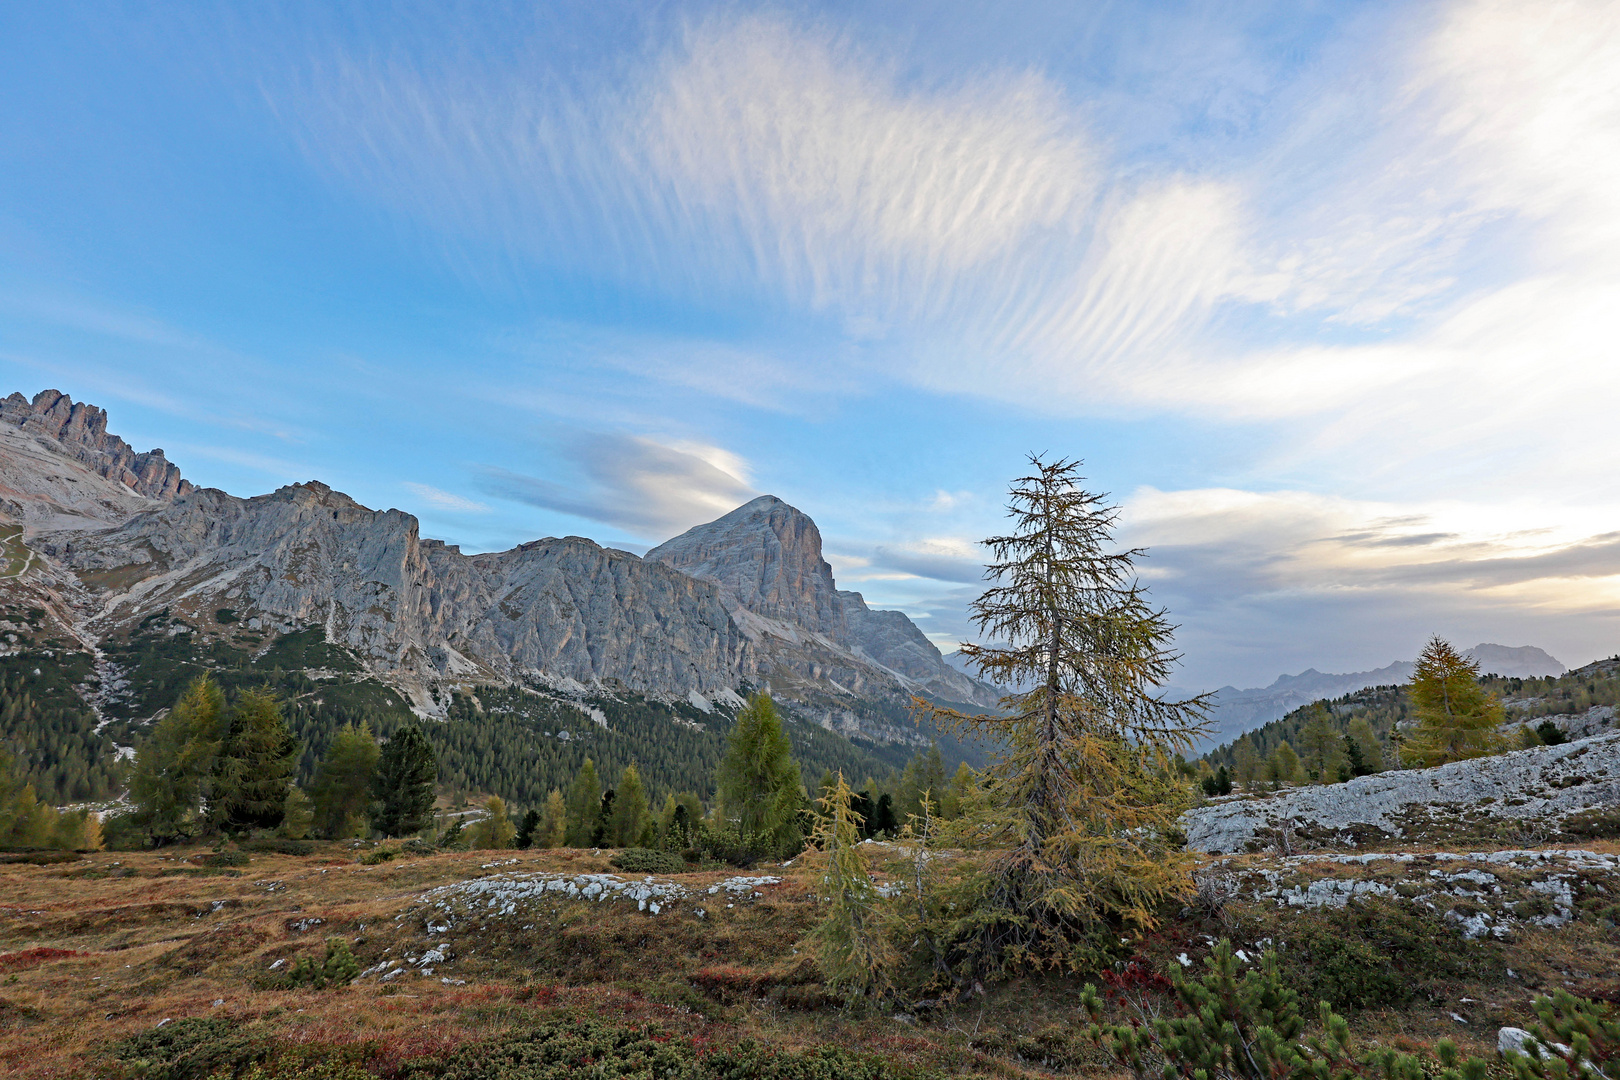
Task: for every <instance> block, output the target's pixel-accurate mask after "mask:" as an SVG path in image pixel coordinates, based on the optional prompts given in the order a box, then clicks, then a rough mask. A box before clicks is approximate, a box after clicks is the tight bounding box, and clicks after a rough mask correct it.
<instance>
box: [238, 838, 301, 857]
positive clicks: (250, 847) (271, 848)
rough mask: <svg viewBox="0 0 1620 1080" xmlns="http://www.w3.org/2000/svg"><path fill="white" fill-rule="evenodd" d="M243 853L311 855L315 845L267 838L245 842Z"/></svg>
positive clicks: (242, 846) (242, 844) (243, 842)
mask: <svg viewBox="0 0 1620 1080" xmlns="http://www.w3.org/2000/svg"><path fill="white" fill-rule="evenodd" d="M240 847H241V848H242V850H243V851H258V852H263V853H265V854H271V855H310V854H313V853H314V851H315V845H314V844H312V843H310V842H309V841H308V840H288V839H286V838H285V837H281V836H265V837H261V838H259V839H257V840H244V841H242V843H241V845H240Z"/></svg>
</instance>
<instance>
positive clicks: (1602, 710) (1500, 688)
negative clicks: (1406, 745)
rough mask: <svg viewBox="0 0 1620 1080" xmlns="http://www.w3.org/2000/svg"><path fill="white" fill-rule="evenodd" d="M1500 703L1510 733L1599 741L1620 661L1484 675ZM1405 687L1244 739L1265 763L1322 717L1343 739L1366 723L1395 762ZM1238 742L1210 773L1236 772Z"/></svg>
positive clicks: (1224, 748)
mask: <svg viewBox="0 0 1620 1080" xmlns="http://www.w3.org/2000/svg"><path fill="white" fill-rule="evenodd" d="M1481 681H1482V682H1483V683H1484V684H1485V685H1486V686H1488V687H1489V688H1491V689H1492V690H1494V691H1495V692H1496V693H1497V694H1499V695H1500V696H1501V698H1502V701H1503V704H1504V705H1505V706H1506V708H1507V716H1508V727H1509V729H1510V730H1513V729H1517V728H1518V727H1519V725H1521V724H1525V723H1529V724H1531V725H1532V726H1533V725H1535V724H1537V723H1540V722H1541V721H1544V720H1549V721H1551V722H1552V723H1553V724H1554V725H1555V726H1557V727H1558V728H1559V729H1560V730H1561V731H1563V732H1564V734H1565V735H1566V736H1567V737H1571V738H1576V737H1582V736H1586V735H1595V734H1598V733H1600V732H1602V731H1606V730H1608V729H1609V728H1610V727H1611V726H1612V725H1613V723H1614V716H1615V706H1616V705H1617V704H1620V658H1611V659H1608V660H1598V661H1595V662H1593V663H1591V664H1587V665H1586V666H1584V667H1581V668H1578V669H1576V670H1574V671H1568V672H1565V673H1564V674H1562V675H1557V676H1553V675H1547V676H1544V677H1542V678H1518V677H1512V678H1510V677H1504V676H1499V675H1486V676H1485V677H1484V678H1483V679H1482V680H1481ZM1409 708H1410V705H1409V702H1408V701H1407V697H1406V691H1405V686H1404V684H1395V685H1384V686H1373V687H1369V688H1366V689H1363V690H1357V691H1355V692H1353V693H1348V694H1344V695H1342V696H1340V697H1336V698H1331V699H1329V698H1322V699H1319V700H1317V701H1314V702H1311V703H1310V704H1307V705H1303V706H1301V707H1299V708H1296V709H1294V710H1292V711H1290V712H1289V713H1288V714H1287V715H1286V716H1283V717H1281V718H1280V719H1277V720H1273V721H1272V722H1270V723H1268V724H1263V725H1261V726H1260V727H1258V728H1256V729H1254V730H1253V731H1250V732H1248V733H1246V734H1245V735H1244V736H1243V738H1244V739H1246V740H1247V741H1248V742H1249V743H1250V745H1252V746H1253V747H1254V749H1255V751H1256V753H1257V754H1258V756H1259V757H1260V758H1261V759H1264V758H1266V757H1267V756H1269V755H1270V754H1271V752H1272V751H1273V750H1275V749H1276V748H1277V747H1278V746H1279V745H1281V744H1282V743H1283V742H1287V743H1289V745H1291V746H1292V747H1294V748H1295V749H1296V750H1297V749H1299V747H1300V746H1301V740H1302V735H1303V732H1304V729H1305V725H1306V724H1307V723H1309V722H1310V720H1311V718H1312V717H1313V716H1314V715H1317V714H1318V713H1319V712H1320V713H1321V714H1324V715H1326V716H1327V717H1328V719H1329V722H1330V724H1331V726H1332V728H1333V730H1334V731H1335V732H1337V733H1338V734H1340V735H1343V734H1344V733H1345V732H1346V731H1347V730H1348V729H1349V727H1350V724H1351V723H1352V722H1353V721H1355V720H1357V719H1362V720H1366V721H1367V722H1368V724H1369V725H1371V727H1372V730H1373V732H1374V733H1375V734H1376V735H1377V737H1378V739H1379V741H1380V744H1381V745H1382V747H1383V749H1384V751H1385V760H1386V761H1393V760H1394V759H1393V757H1392V744H1391V743H1390V738H1389V736H1390V732H1391V731H1392V730H1394V729H1395V727H1396V725H1399V724H1403V723H1404V722H1406V721H1407V717H1408V712H1409ZM1237 741H1238V740H1236V739H1234V740H1233V741H1231V742H1228V743H1224V744H1223V745H1221V746H1218V747H1216V748H1215V749H1214V750H1212V751H1210V752H1209V753H1207V754H1205V755H1204V760H1205V761H1208V762H1209V764H1210V766H1211V767H1212V768H1214V767H1219V766H1221V765H1225V766H1226V767H1227V768H1228V769H1234V768H1235V767H1236V764H1237V759H1236V756H1235V751H1236V746H1237Z"/></svg>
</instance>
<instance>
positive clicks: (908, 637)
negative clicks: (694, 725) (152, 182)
mask: <svg viewBox="0 0 1620 1080" xmlns="http://www.w3.org/2000/svg"><path fill="white" fill-rule="evenodd" d="M0 419H3V421H4V422H3V423H0V439H3V440H4V441H3V442H0V448H3V449H4V451H5V452H4V455H3V463H0V519H4V520H10V521H13V522H16V523H18V524H21V525H22V526H23V529H24V531H23V533H22V535H21V542H22V543H23V544H25V545H26V547H27V549H28V550H29V551H31V552H32V553H33V555H34V556H37V557H39V558H38V559H37V560H36V561H35V562H33V563H32V564H31V568H30V569H28V570H27V571H26V572H24V573H22V574H21V575H18V576H14V577H12V578H10V579H9V580H6V581H4V582H0V589H4V591H5V595H4V597H0V598H3V599H6V600H12V601H17V602H24V601H25V602H26V604H35V603H37V604H38V605H39V606H40V608H42V609H43V610H44V611H45V612H46V613H48V614H49V615H50V617H51V619H52V620H53V621H54V623H55V625H56V630H57V632H58V636H59V637H61V638H66V639H72V640H74V641H76V642H77V646H78V647H79V648H81V649H83V650H85V651H86V652H88V653H91V654H93V655H94V656H96V657H97V658H98V661H97V662H98V663H100V664H101V665H102V669H103V670H102V671H101V675H102V678H101V682H102V683H103V684H104V685H105V686H113V685H116V684H117V683H118V682H119V681H120V680H121V679H122V680H124V681H128V679H127V678H126V676H129V675H130V673H129V672H127V671H126V672H120V671H115V670H106V665H107V663H108V661H106V660H105V653H106V652H107V649H105V648H103V646H107V645H109V644H111V643H121V644H120V647H121V648H130V647H133V646H132V645H131V644H130V643H131V642H135V641H137V640H139V641H145V640H147V639H149V638H151V637H152V635H153V634H154V633H155V632H156V631H155V630H154V629H153V628H154V627H155V626H157V625H160V624H161V625H163V626H166V627H168V629H167V630H165V631H164V633H167V634H170V635H171V636H172V635H174V634H187V635H194V636H195V637H196V640H197V641H199V642H202V643H208V642H217V643H221V644H222V645H223V644H232V645H233V647H247V646H251V647H252V648H254V649H255V650H257V651H258V652H259V653H261V654H262V653H264V652H266V651H268V650H271V649H272V648H274V646H275V643H276V641H277V640H278V639H279V638H283V637H286V636H288V635H298V634H304V633H306V632H308V631H310V630H316V631H318V632H319V635H320V636H321V637H322V638H323V639H324V642H325V643H326V644H329V645H331V646H336V647H338V648H340V649H342V650H344V651H346V652H347V653H348V654H349V655H351V656H352V657H353V658H354V661H355V662H356V663H357V664H359V665H360V666H361V667H362V668H363V669H364V671H365V672H366V673H368V674H369V675H370V676H371V677H374V678H375V679H377V680H379V681H380V682H382V683H383V684H385V685H387V686H388V687H390V688H392V689H393V690H394V691H396V692H397V693H398V694H400V695H401V696H402V697H403V698H404V699H405V700H406V701H408V702H409V703H410V705H411V707H412V709H414V710H415V711H416V712H417V713H418V714H420V715H424V716H443V715H445V713H446V710H447V709H448V707H449V705H450V702H451V700H452V698H453V696H454V695H455V694H456V693H457V692H459V691H465V690H469V689H471V688H475V687H478V686H481V685H521V686H527V687H530V688H534V689H537V690H542V691H543V690H548V689H550V690H556V689H562V690H565V691H567V692H577V691H579V690H583V689H585V688H587V687H602V686H618V687H623V688H625V689H627V690H630V691H634V692H638V693H643V694H648V695H653V696H661V697H664V698H668V699H671V700H691V701H694V702H695V701H701V702H704V703H705V705H707V704H708V703H709V702H711V701H713V700H724V699H727V698H731V699H735V697H736V691H737V690H738V689H742V688H745V687H747V686H758V685H768V686H770V687H771V688H772V690H773V691H774V692H776V693H778V694H779V695H780V696H784V697H786V698H787V699H790V700H794V701H796V702H798V704H799V705H800V706H801V707H802V711H803V712H804V713H805V715H807V716H810V717H812V718H814V719H816V720H818V721H819V722H821V723H822V724H823V725H824V726H827V727H830V728H835V729H838V730H842V731H845V732H846V733H849V734H860V735H864V736H866V737H868V738H871V739H875V740H877V741H900V742H916V741H919V740H920V739H921V736H920V735H919V734H918V733H917V731H916V729H915V728H914V726H912V725H909V724H907V723H905V722H904V715H903V714H904V703H905V701H907V700H908V695H909V694H911V693H913V692H921V693H928V694H932V695H934V696H938V697H944V698H947V699H949V700H953V701H969V702H971V701H975V700H979V699H982V698H983V697H984V696H985V695H984V693H983V691H982V688H979V687H978V686H977V684H975V683H973V682H972V681H971V680H967V679H964V678H962V677H961V676H960V675H959V674H958V673H957V672H955V671H952V670H951V669H950V668H948V667H947V666H946V665H945V664H944V663H943V661H942V660H941V659H940V658H939V654H938V651H937V650H936V649H934V648H933V646H932V644H931V643H930V642H928V640H927V639H926V638H925V637H924V636H923V635H922V634H921V632H920V631H918V630H917V628H916V627H915V626H914V625H912V624H911V622H910V620H909V619H907V618H906V617H905V616H904V615H903V614H902V613H900V612H873V611H870V610H868V609H867V607H866V605H865V603H864V601H863V600H862V599H861V597H860V596H859V594H857V593H845V592H840V591H838V589H837V588H836V584H835V583H834V581H833V578H832V573H831V570H830V568H829V567H828V566H827V564H826V562H825V561H824V560H823V559H822V558H821V538H820V533H819V531H818V530H817V529H816V526H815V523H814V522H813V521H811V520H810V518H809V517H808V516H806V515H804V514H803V513H801V512H800V511H798V510H795V509H794V508H793V507H790V506H788V505H787V504H786V503H783V502H781V501H780V500H778V499H774V498H771V497H769V496H767V497H765V498H762V499H758V500H755V501H754V502H752V503H749V504H748V505H746V506H744V507H740V508H739V509H738V510H736V511H733V512H732V513H731V514H728V515H726V516H725V517H722V518H721V519H720V520H719V521H716V522H711V523H710V524H709V525H705V526H699V527H698V528H697V529H693V530H690V531H689V532H687V533H685V534H683V535H682V536H680V537H677V538H675V539H674V540H671V541H669V542H668V543H666V544H663V545H660V547H659V548H656V549H654V551H653V552H651V553H649V555H648V557H647V558H645V559H641V558H637V557H636V556H635V555H632V554H629V553H627V552H623V551H617V550H613V549H609V548H604V547H602V546H600V545H598V544H596V543H594V542H592V541H590V540H587V539H585V538H583V537H577V536H570V537H564V538H561V539H555V538H548V539H543V540H536V541H533V542H530V543H527V544H522V545H520V546H518V547H516V548H513V549H512V550H510V551H503V552H493V553H487V554H481V555H464V554H463V553H462V552H461V551H460V550H459V549H458V548H456V547H455V546H452V545H447V544H444V543H442V542H440V541H437V540H431V539H425V538H423V537H421V536H420V534H419V531H418V524H417V520H416V518H415V517H413V516H411V515H410V514H407V513H404V512H402V511H399V510H381V511H379V510H371V509H369V508H367V507H364V506H362V505H360V504H359V503H357V502H355V501H354V500H353V499H351V498H349V497H348V496H347V495H344V494H342V493H341V492H337V491H333V490H332V489H331V488H329V487H327V486H326V485H325V484H321V483H318V482H313V481H312V482H309V483H304V484H293V485H289V486H287V487H284V488H281V489H279V490H277V491H274V492H271V493H270V494H267V495H259V496H255V497H253V498H239V497H237V496H234V495H230V494H227V493H225V492H223V491H219V490H217V489H212V488H200V489H199V488H194V487H193V485H192V484H191V483H190V482H188V481H186V480H184V479H183V478H182V477H181V476H180V473H179V470H178V469H177V468H176V467H175V466H174V465H173V464H171V463H169V462H168V461H167V460H166V459H165V458H164V456H163V452H162V451H161V450H152V451H148V452H147V453H145V454H137V453H135V452H134V451H133V450H132V449H130V448H129V447H128V446H127V445H126V444H125V443H124V442H123V440H122V439H119V438H118V437H117V436H114V435H110V434H108V433H107V430H106V414H105V412H103V411H102V410H100V409H98V408H95V407H94V406H90V405H85V404H74V403H73V402H72V401H71V400H70V399H68V398H67V397H66V396H65V395H62V394H61V393H59V392H57V391H54V390H53V391H46V392H44V393H41V394H39V395H38V396H36V397H35V398H34V399H33V400H32V401H31V402H30V401H28V400H26V399H24V398H23V397H22V395H20V394H13V395H12V396H11V397H10V398H7V399H6V400H5V402H4V406H3V411H0ZM26 604H25V605H24V606H26ZM17 610H19V611H20V610H23V607H21V606H19V607H18V608H17ZM154 620H155V621H154ZM136 681H138V679H137V680H136ZM105 692H110V691H105V690H104V693H105Z"/></svg>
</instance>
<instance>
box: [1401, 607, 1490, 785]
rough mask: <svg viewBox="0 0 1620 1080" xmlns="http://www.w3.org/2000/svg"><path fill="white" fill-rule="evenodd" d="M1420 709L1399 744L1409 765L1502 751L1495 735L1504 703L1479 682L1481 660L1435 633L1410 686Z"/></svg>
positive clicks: (1423, 765)
mask: <svg viewBox="0 0 1620 1080" xmlns="http://www.w3.org/2000/svg"><path fill="white" fill-rule="evenodd" d="M1407 694H1408V696H1410V697H1411V699H1412V709H1413V711H1414V712H1416V713H1417V718H1418V724H1417V730H1415V731H1413V732H1412V733H1411V734H1410V735H1408V736H1407V739H1406V743H1405V745H1404V746H1402V747H1401V757H1402V759H1403V760H1404V761H1405V762H1406V764H1408V765H1410V766H1412V767H1414V768H1419V769H1426V768H1429V767H1430V766H1433V765H1444V764H1445V763H1446V762H1448V761H1462V760H1464V759H1466V758H1476V757H1484V756H1485V755H1487V754H1497V753H1501V752H1502V750H1504V749H1505V748H1506V743H1505V741H1504V740H1503V739H1502V737H1501V736H1500V735H1499V734H1497V728H1498V726H1500V725H1501V723H1502V721H1503V717H1504V712H1503V709H1502V702H1501V701H1500V700H1499V699H1498V698H1497V696H1496V695H1495V694H1493V693H1491V692H1490V691H1488V690H1486V689H1485V688H1484V687H1483V686H1481V685H1480V683H1479V663H1478V661H1475V660H1469V659H1467V658H1466V657H1464V656H1462V655H1461V654H1460V653H1458V652H1457V650H1456V649H1454V648H1452V647H1451V644H1450V643H1449V642H1446V641H1444V640H1442V639H1441V638H1440V637H1438V636H1436V637H1433V638H1430V639H1429V644H1428V645H1427V646H1425V647H1424V649H1423V655H1421V656H1419V657H1418V662H1417V670H1416V671H1414V672H1413V673H1412V684H1411V686H1410V687H1409V688H1408V690H1407Z"/></svg>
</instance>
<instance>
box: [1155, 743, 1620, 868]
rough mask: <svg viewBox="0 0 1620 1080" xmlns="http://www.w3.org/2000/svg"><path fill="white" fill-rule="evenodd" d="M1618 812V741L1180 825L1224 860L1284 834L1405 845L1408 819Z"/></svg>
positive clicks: (1520, 753) (1245, 808)
mask: <svg viewBox="0 0 1620 1080" xmlns="http://www.w3.org/2000/svg"><path fill="white" fill-rule="evenodd" d="M1613 806H1620V732H1614V733H1610V734H1606V735H1600V736H1597V737H1595V738H1590V739H1581V740H1579V741H1576V742H1569V743H1564V744H1561V745H1559V746H1538V747H1535V748H1534V749H1530V750H1516V751H1513V752H1511V753H1507V754H1500V755H1497V756H1495V757H1487V758H1475V759H1473V760H1471V761H1457V762H1452V763H1451V764H1449V765H1441V766H1438V767H1436V768H1432V769H1411V770H1401V771H1396V772H1384V773H1377V774H1375V775H1373V776H1363V777H1358V778H1357V779H1354V780H1351V781H1349V782H1348V783H1344V784H1330V785H1326V786H1323V787H1300V788H1291V789H1289V790H1286V791H1283V792H1280V793H1278V794H1275V795H1270V796H1264V797H1249V798H1233V799H1227V800H1223V801H1221V802H1217V803H1212V804H1209V805H1206V806H1201V807H1197V808H1195V809H1192V810H1189V811H1188V812H1187V813H1186V814H1184V815H1183V816H1182V819H1181V825H1182V828H1183V829H1184V830H1185V831H1186V833H1187V846H1188V847H1189V848H1192V849H1193V850H1196V851H1205V852H1212V853H1219V852H1235V851H1243V850H1245V849H1246V848H1247V847H1248V846H1249V845H1250V844H1251V843H1255V842H1257V841H1261V840H1262V839H1263V834H1264V835H1272V834H1275V833H1276V832H1278V831H1280V830H1282V829H1284V828H1285V827H1286V828H1291V829H1294V830H1305V831H1309V832H1311V833H1312V834H1313V835H1320V834H1323V833H1327V834H1333V833H1340V832H1343V833H1345V834H1347V835H1349V834H1353V833H1354V831H1355V830H1357V829H1358V828H1362V829H1364V828H1368V827H1371V828H1373V829H1377V830H1378V831H1380V832H1382V833H1384V834H1385V835H1388V836H1400V835H1402V834H1403V828H1404V827H1403V825H1402V823H1401V819H1402V818H1403V817H1408V816H1409V815H1412V814H1419V815H1426V816H1428V817H1430V818H1435V817H1439V816H1442V815H1450V816H1461V815H1464V814H1471V815H1477V816H1481V817H1487V818H1497V819H1501V820H1502V821H1512V820H1541V821H1547V822H1556V821H1558V820H1560V819H1562V818H1564V817H1566V816H1568V815H1570V814H1574V813H1578V812H1580V811H1583V810H1588V809H1591V808H1594V807H1613Z"/></svg>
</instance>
